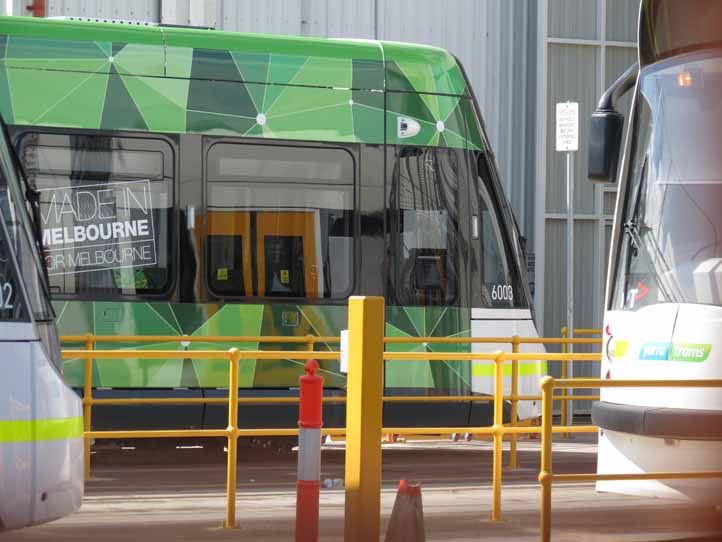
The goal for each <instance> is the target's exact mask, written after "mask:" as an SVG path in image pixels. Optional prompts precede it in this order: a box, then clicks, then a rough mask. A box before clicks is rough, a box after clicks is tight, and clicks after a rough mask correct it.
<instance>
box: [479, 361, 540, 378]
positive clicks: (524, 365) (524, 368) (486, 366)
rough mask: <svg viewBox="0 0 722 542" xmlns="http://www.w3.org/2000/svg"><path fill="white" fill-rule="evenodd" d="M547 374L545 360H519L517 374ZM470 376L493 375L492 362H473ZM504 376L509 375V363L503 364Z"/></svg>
mask: <svg viewBox="0 0 722 542" xmlns="http://www.w3.org/2000/svg"><path fill="white" fill-rule="evenodd" d="M545 374H547V363H546V361H526V362H524V361H520V362H519V376H535V375H538V376H542V375H545ZM471 376H494V364H493V363H473V364H472V365H471ZM504 376H511V363H505V364H504Z"/></svg>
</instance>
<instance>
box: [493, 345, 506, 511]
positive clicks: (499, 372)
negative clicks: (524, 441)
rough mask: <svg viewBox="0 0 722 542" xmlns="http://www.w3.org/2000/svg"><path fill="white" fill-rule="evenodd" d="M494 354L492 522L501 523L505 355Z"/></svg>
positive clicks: (500, 353) (498, 352) (497, 352)
mask: <svg viewBox="0 0 722 542" xmlns="http://www.w3.org/2000/svg"><path fill="white" fill-rule="evenodd" d="M494 354H495V356H496V357H495V358H494V425H493V426H492V428H491V434H492V435H493V438H494V452H493V454H494V464H493V472H492V493H493V505H492V509H491V520H492V521H499V520H500V519H501V466H502V443H503V441H504V353H503V352H500V351H496V352H495V353H494Z"/></svg>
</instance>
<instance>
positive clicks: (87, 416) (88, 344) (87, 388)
mask: <svg viewBox="0 0 722 542" xmlns="http://www.w3.org/2000/svg"><path fill="white" fill-rule="evenodd" d="M85 349H86V350H91V351H92V350H95V340H94V337H93V335H92V334H90V333H87V334H86V335H85ZM83 369H84V377H83V431H84V432H85V435H83V462H84V463H83V464H84V472H85V479H86V480H90V437H89V436H87V434H88V432H90V429H91V421H92V411H93V360H92V359H91V358H87V359H86V360H85V363H84V365H83Z"/></svg>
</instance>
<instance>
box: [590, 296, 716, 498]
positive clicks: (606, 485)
mask: <svg viewBox="0 0 722 542" xmlns="http://www.w3.org/2000/svg"><path fill="white" fill-rule="evenodd" d="M720 329H722V307H714V306H710V305H692V304H677V303H665V304H656V305H650V306H647V307H643V308H640V309H639V310H638V311H635V312H629V311H610V312H608V313H607V315H606V321H605V334H604V335H605V337H604V345H603V349H602V350H603V358H602V378H611V379H614V380H617V379H629V380H651V379H660V380H694V379H722V358H721V357H720V354H721V353H722V334H720ZM600 399H601V401H603V402H604V403H611V404H613V405H619V406H620V407H621V408H620V412H621V413H622V414H621V415H622V416H624V415H625V413H624V411H623V410H622V409H623V408H624V407H628V409H629V410H628V412H635V413H636V414H634V417H633V418H631V419H634V420H635V421H634V423H629V422H628V423H627V426H629V427H633V428H634V430H635V432H634V433H630V432H624V431H619V430H614V429H610V426H611V427H616V426H615V423H614V422H612V423H611V424H610V423H604V425H606V426H607V428H605V429H602V430H601V431H600V435H599V461H598V472H599V474H612V473H635V474H637V473H647V472H665V471H681V472H684V471H722V432H720V430H719V429H715V426H716V425H717V421H718V420H720V419H722V416H721V415H722V390H720V389H719V388H678V387H677V388H675V387H669V388H654V387H648V388H633V389H629V388H601V391H600ZM635 407H637V408H636V409H635ZM639 407H642V408H644V410H639ZM620 427H621V426H620ZM645 433H647V434H645ZM721 484H722V483H721V482H720V480H719V479H708V480H689V479H687V480H665V481H647V480H640V481H603V482H597V489H598V490H599V491H608V492H614V493H622V494H629V495H641V496H651V497H670V498H682V499H688V500H692V501H698V502H711V503H714V504H718V503H720V502H722V501H721V500H720V499H721V498H722V487H721Z"/></svg>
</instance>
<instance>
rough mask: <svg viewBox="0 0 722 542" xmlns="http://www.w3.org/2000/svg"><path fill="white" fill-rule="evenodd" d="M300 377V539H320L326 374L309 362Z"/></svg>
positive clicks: (308, 541)
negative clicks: (322, 432)
mask: <svg viewBox="0 0 722 542" xmlns="http://www.w3.org/2000/svg"><path fill="white" fill-rule="evenodd" d="M305 370H306V374H305V375H304V376H301V377H299V379H298V380H299V384H300V388H301V391H300V408H299V414H298V481H297V482H296V542H317V540H318V498H319V493H320V489H321V427H322V425H323V417H322V412H323V410H322V405H323V377H321V376H318V375H317V374H316V372H317V371H318V362H317V361H316V360H315V359H311V360H308V361H307V362H306V367H305Z"/></svg>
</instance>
